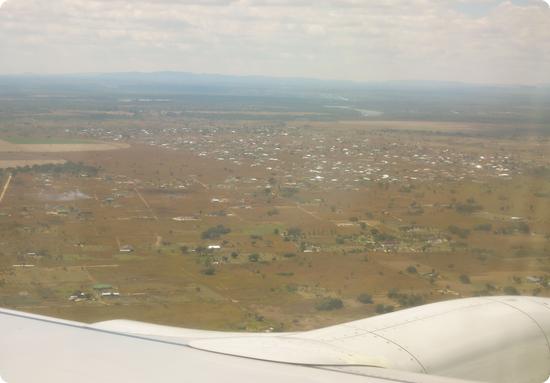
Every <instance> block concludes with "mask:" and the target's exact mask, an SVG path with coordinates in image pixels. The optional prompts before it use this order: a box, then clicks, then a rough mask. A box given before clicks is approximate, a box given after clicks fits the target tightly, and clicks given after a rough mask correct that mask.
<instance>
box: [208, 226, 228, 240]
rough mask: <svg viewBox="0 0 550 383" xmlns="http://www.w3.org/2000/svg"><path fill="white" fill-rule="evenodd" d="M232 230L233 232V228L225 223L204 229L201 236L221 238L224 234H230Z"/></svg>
mask: <svg viewBox="0 0 550 383" xmlns="http://www.w3.org/2000/svg"><path fill="white" fill-rule="evenodd" d="M230 232H231V229H229V228H228V227H225V226H224V225H217V226H214V227H211V228H209V229H207V230H205V231H203V232H202V234H201V238H202V239H217V238H220V237H221V236H222V235H225V234H228V233H230Z"/></svg>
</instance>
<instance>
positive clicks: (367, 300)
mask: <svg viewBox="0 0 550 383" xmlns="http://www.w3.org/2000/svg"><path fill="white" fill-rule="evenodd" d="M357 300H358V301H359V302H361V303H363V304H366V305H368V304H371V303H373V300H372V296H371V295H370V294H366V293H363V294H361V295H359V296H358V297H357Z"/></svg>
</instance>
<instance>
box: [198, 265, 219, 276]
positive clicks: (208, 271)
mask: <svg viewBox="0 0 550 383" xmlns="http://www.w3.org/2000/svg"><path fill="white" fill-rule="evenodd" d="M201 273H203V274H204V275H214V274H216V269H215V268H214V267H212V266H209V267H206V268H204V269H202V270H201Z"/></svg>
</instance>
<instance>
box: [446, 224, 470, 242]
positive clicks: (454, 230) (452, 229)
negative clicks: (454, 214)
mask: <svg viewBox="0 0 550 383" xmlns="http://www.w3.org/2000/svg"><path fill="white" fill-rule="evenodd" d="M449 233H451V234H454V235H456V236H458V237H460V238H462V239H465V238H468V236H469V235H470V230H468V229H464V228H461V227H458V226H456V225H451V226H449Z"/></svg>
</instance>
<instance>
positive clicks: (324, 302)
mask: <svg viewBox="0 0 550 383" xmlns="http://www.w3.org/2000/svg"><path fill="white" fill-rule="evenodd" d="M342 307H344V302H342V300H341V299H338V298H323V299H321V300H320V301H319V302H317V303H316V304H315V308H316V309H317V310H319V311H333V310H338V309H341V308H342Z"/></svg>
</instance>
